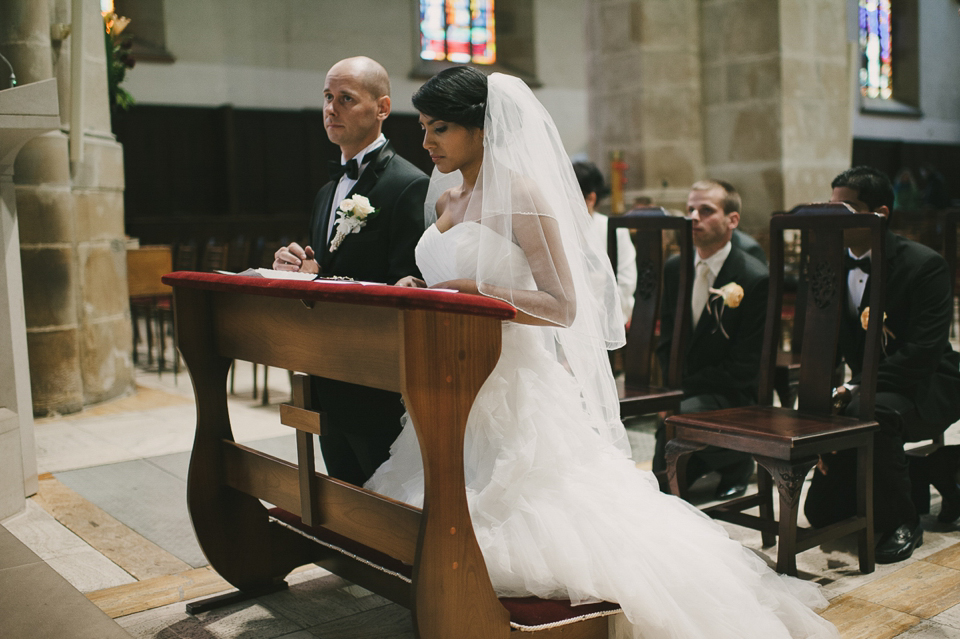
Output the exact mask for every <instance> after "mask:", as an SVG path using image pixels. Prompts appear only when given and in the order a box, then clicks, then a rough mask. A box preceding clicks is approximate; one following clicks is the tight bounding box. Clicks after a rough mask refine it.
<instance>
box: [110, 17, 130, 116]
mask: <svg viewBox="0 0 960 639" xmlns="http://www.w3.org/2000/svg"><path fill="white" fill-rule="evenodd" d="M121 21H122V22H121ZM127 22H128V20H127V19H126V18H118V17H117V15H116V14H107V15H105V16H104V26H105V28H104V31H103V35H104V45H105V46H106V49H107V87H108V89H109V92H110V110H111V111H112V110H114V109H117V108H120V109H123V110H127V109H129V108H130V106H131V105H133V104H134V102H135V101H134V99H133V96H132V95H130V93H129V92H128V91H127V90H126V89H124V88H123V87H121V86H120V84H121V83H122V82H123V79H124V77H126V75H127V69H132V68H133V65H134V60H133V58H131V57H130V45H131V42H130V38H128V37H124V36H123V35H122V32H123V27H125V26H126V24H127Z"/></svg>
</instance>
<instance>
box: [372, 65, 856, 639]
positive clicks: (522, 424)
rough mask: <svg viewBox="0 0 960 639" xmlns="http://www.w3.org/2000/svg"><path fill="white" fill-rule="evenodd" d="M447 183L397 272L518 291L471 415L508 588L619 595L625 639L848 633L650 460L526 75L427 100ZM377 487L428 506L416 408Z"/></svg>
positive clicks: (476, 514)
mask: <svg viewBox="0 0 960 639" xmlns="http://www.w3.org/2000/svg"><path fill="white" fill-rule="evenodd" d="M413 103H414V106H415V107H416V108H417V110H418V111H419V112H420V123H421V126H422V127H423V129H424V141H423V146H424V147H425V148H426V149H427V151H428V152H429V153H430V156H431V158H432V159H433V161H434V163H435V165H436V168H437V170H436V171H435V172H434V180H435V181H437V180H440V179H442V178H443V177H444V176H446V177H449V176H451V175H456V174H457V173H458V172H459V175H460V179H459V180H458V182H459V183H456V185H455V186H452V188H449V189H448V190H445V191H444V192H443V193H442V194H441V195H440V196H439V198H438V199H437V202H436V212H437V219H436V222H435V223H434V224H432V225H431V226H430V227H429V228H428V229H427V231H426V232H425V233H424V235H423V237H422V238H421V240H420V243H419V245H418V246H417V251H416V257H417V264H418V266H419V268H420V270H421V272H422V274H423V279H422V280H419V279H416V278H405V279H404V280H401V282H399V283H398V284H400V285H405V286H431V287H438V288H448V289H457V290H459V291H461V292H468V293H473V294H478V295H486V296H491V297H496V298H499V299H502V300H505V301H507V302H509V303H511V304H513V305H514V306H515V307H516V308H517V310H518V313H517V318H516V320H514V321H512V322H505V323H504V325H503V339H502V350H501V355H500V359H499V361H498V363H497V365H496V368H495V369H494V371H493V372H492V373H491V375H490V377H489V378H488V379H487V380H486V382H485V383H484V385H483V387H482V388H481V390H480V392H479V394H478V395H477V398H476V401H475V402H474V405H473V408H472V409H471V412H470V416H469V418H468V420H467V431H466V435H465V442H464V468H465V474H466V486H467V500H468V504H469V508H470V516H471V519H472V522H473V527H474V530H475V533H476V537H477V541H478V543H479V545H480V548H481V550H482V552H483V555H484V559H485V561H486V564H487V570H488V572H489V574H490V578H491V580H492V582H493V585H494V588H495V589H496V590H497V592H498V594H499V595H501V596H526V595H535V596H538V597H542V598H566V599H570V601H571V602H573V603H574V604H578V603H587V602H595V601H601V600H606V601H612V602H616V603H618V604H619V605H620V606H621V608H622V609H623V611H624V615H623V617H622V618H619V619H618V621H617V633H618V635H617V636H621V637H633V638H635V639H639V638H640V637H643V638H645V639H651V638H661V637H663V638H666V637H670V638H677V639H679V638H685V639H686V638H690V637H704V638H706V637H709V638H711V639H717V638H725V637H728V638H731V639H732V638H736V639H743V638H746V637H756V638H757V639H774V638H777V637H794V638H796V637H837V636H838V633H837V631H836V629H835V628H834V627H833V625H831V624H830V623H829V622H827V621H826V620H824V619H822V618H821V617H819V616H818V615H817V614H816V613H815V612H814V610H815V609H819V608H822V607H825V606H826V600H825V599H824V597H823V596H822V594H821V593H820V591H819V587H818V586H817V585H815V584H811V583H807V582H803V581H801V580H798V579H794V578H790V577H783V576H781V575H778V574H776V573H775V572H773V571H772V570H771V569H770V568H769V567H768V566H767V565H766V564H765V563H764V562H763V561H762V560H761V559H760V558H759V557H757V556H756V555H755V554H753V553H752V552H750V551H748V550H746V549H745V548H743V547H742V546H741V545H740V544H739V543H738V542H736V541H733V540H731V539H730V538H729V537H728V535H727V534H726V532H725V531H724V530H723V528H722V527H720V526H719V525H718V524H716V523H715V522H713V521H712V520H710V519H709V518H708V517H706V516H705V515H703V514H702V513H700V512H699V511H698V510H697V509H695V508H694V507H692V506H690V505H689V504H687V503H686V502H683V501H682V500H680V499H678V498H675V497H672V496H669V495H664V494H663V493H661V492H660V491H659V489H658V486H657V483H656V480H655V479H654V477H653V475H652V474H651V473H649V472H647V471H642V470H639V469H637V468H636V466H635V464H634V463H633V461H632V460H631V458H630V446H629V443H628V442H627V438H626V433H625V431H624V428H623V424H622V422H621V421H620V416H619V404H618V400H617V393H616V387H615V383H614V379H613V376H612V373H611V371H610V365H609V360H608V358H607V353H606V350H607V349H610V348H617V347H618V346H620V345H622V344H623V341H624V334H623V326H624V322H623V318H622V317H621V312H620V304H619V301H618V299H617V289H616V284H615V281H614V276H613V272H612V270H611V267H610V264H609V260H607V258H606V256H604V255H599V254H597V253H596V252H595V251H594V250H593V249H592V248H591V246H590V242H589V241H588V240H587V233H588V230H587V228H586V224H587V222H588V221H589V217H588V215H587V214H586V210H585V205H584V200H583V197H582V196H581V194H580V190H579V187H578V186H577V182H576V178H575V176H574V173H573V168H572V165H571V163H570V161H569V159H568V158H567V156H566V154H565V152H564V150H563V146H562V144H561V142H560V137H559V134H558V133H557V130H556V127H555V125H554V123H553V120H552V119H551V118H550V116H549V114H548V113H547V111H546V110H545V109H544V108H543V106H542V105H541V104H540V103H539V102H538V101H537V99H536V97H534V95H533V93H532V92H531V91H530V89H528V88H527V86H526V85H525V84H524V83H523V82H522V81H520V80H519V79H517V78H513V77H510V76H506V75H502V74H496V73H495V74H493V75H491V76H490V77H489V78H488V77H487V76H485V75H484V74H482V73H480V72H479V71H477V70H475V69H472V68H469V67H454V68H451V69H447V70H445V71H443V72H441V73H440V74H438V75H436V76H434V77H433V78H432V79H430V80H429V81H428V82H427V83H426V84H424V85H423V86H422V87H421V88H420V89H419V90H418V91H417V92H416V94H415V95H414V97H413ZM404 419H405V420H406V423H405V424H404V429H403V432H402V433H401V435H400V437H399V438H398V439H397V441H396V442H395V443H394V444H393V447H392V449H391V456H390V459H388V460H387V461H386V462H385V463H384V464H383V465H382V466H381V467H380V468H379V469H378V470H377V472H376V473H375V474H374V475H373V477H372V478H371V479H370V480H369V481H368V482H367V484H366V487H367V488H369V489H371V490H374V491H376V492H378V493H381V494H384V495H387V496H389V497H393V498H395V499H399V500H401V501H404V502H407V503H409V504H412V505H414V506H421V505H422V503H423V469H422V465H421V459H420V449H419V446H418V443H417V439H416V433H415V431H414V429H413V426H412V424H411V423H409V420H408V419H407V418H406V417H404Z"/></svg>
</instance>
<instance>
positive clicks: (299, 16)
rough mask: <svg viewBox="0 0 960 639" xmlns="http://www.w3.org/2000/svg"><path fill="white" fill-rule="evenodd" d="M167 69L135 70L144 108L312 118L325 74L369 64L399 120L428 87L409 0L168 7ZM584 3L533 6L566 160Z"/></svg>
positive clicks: (578, 93)
mask: <svg viewBox="0 0 960 639" xmlns="http://www.w3.org/2000/svg"><path fill="white" fill-rule="evenodd" d="M163 5H164V20H165V26H166V28H165V31H166V45H167V49H168V50H169V52H170V54H171V55H172V56H173V58H174V60H175V61H174V62H173V63H150V62H144V63H139V64H138V65H137V66H136V67H135V68H134V69H133V70H131V71H130V72H129V73H128V75H127V79H126V81H125V83H124V86H125V87H126V88H127V90H128V91H130V93H131V94H132V95H133V96H134V97H135V98H136V100H137V102H138V103H140V104H153V105H159V104H169V105H193V106H221V105H224V104H230V105H233V106H235V107H238V108H254V109H312V108H319V107H320V106H321V103H322V95H321V90H322V88H323V80H324V76H325V75H326V71H327V69H328V68H329V67H330V66H332V65H333V63H335V62H336V61H337V60H340V59H342V58H345V57H349V56H353V55H366V56H369V57H371V58H373V59H375V60H377V61H379V62H380V63H381V64H383V65H384V67H385V68H386V69H387V72H388V73H389V74H390V79H391V85H392V87H391V88H392V98H393V109H394V112H395V113H400V114H413V113H414V109H413V106H412V104H411V103H410V98H411V96H412V95H413V93H414V91H416V89H417V88H418V87H419V86H420V85H421V84H422V83H423V82H424V80H425V79H426V78H420V77H417V78H411V77H410V72H411V69H413V68H414V65H415V63H416V51H415V43H416V39H415V33H416V28H417V19H418V16H417V14H416V11H417V7H418V3H417V2H415V1H414V0H351V2H350V3H347V4H344V3H331V2H315V1H311V0H302V1H294V0H244V1H242V2H240V1H237V0H165V2H164V3H163ZM583 18H584V8H583V3H582V1H581V0H535V2H534V3H533V20H534V29H533V38H534V46H535V56H536V68H537V79H538V80H539V81H540V84H541V86H540V87H538V88H537V89H536V92H537V94H538V97H539V98H540V100H541V101H542V102H543V103H544V105H545V106H546V107H547V109H548V110H549V111H550V112H551V114H553V115H554V118H555V119H556V121H557V125H558V128H559V130H560V133H561V137H562V138H563V140H564V144H565V145H566V147H567V150H568V152H570V153H571V154H573V153H577V152H580V151H583V150H585V148H586V144H587V141H586V130H587V126H586V78H585V73H586V69H585V64H584V55H583V54H584V36H583V31H584V28H583V22H584V20H583Z"/></svg>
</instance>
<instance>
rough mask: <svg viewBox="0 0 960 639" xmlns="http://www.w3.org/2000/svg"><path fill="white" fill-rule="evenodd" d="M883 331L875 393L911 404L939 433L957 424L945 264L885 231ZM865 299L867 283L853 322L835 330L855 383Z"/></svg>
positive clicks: (958, 382) (958, 357)
mask: <svg viewBox="0 0 960 639" xmlns="http://www.w3.org/2000/svg"><path fill="white" fill-rule="evenodd" d="M885 243H886V246H885V249H886V252H887V255H886V259H887V290H886V301H885V303H886V307H887V308H886V314H887V318H886V321H885V326H886V327H887V328H888V329H889V333H888V334H887V337H886V343H885V345H884V355H882V356H881V360H880V367H879V370H878V374H877V392H878V393H887V392H889V393H898V394H900V395H903V396H905V397H908V398H909V399H911V400H912V401H913V402H914V403H915V404H916V405H917V410H918V413H919V415H920V418H921V419H922V420H923V421H924V422H926V423H928V424H931V425H934V426H937V427H939V429H940V430H942V429H943V428H946V427H947V426H949V425H950V424H952V423H954V422H955V421H957V420H958V419H960V354H958V353H956V352H955V351H954V350H953V349H952V348H951V347H950V324H951V323H952V321H953V291H952V290H951V289H950V273H949V271H948V269H947V262H946V260H944V259H943V257H942V256H941V255H940V254H939V253H937V252H936V251H934V250H933V249H931V248H928V247H926V246H923V245H922V244H918V243H917V242H913V241H911V240H908V239H906V238H904V237H901V236H899V235H896V234H895V233H891V232H890V231H887V234H886V238H885ZM869 299H870V280H869V279H868V280H867V287H866V290H865V291H864V293H863V299H862V301H861V303H860V309H859V311H858V313H857V317H849V313H848V314H847V315H848V316H847V317H846V319H845V321H844V322H843V323H842V325H841V327H840V337H839V348H838V350H839V353H838V361H839V359H840V358H843V359H844V360H846V362H847V365H848V366H850V370H851V372H852V373H853V377H852V379H851V382H852V383H854V384H858V383H859V382H860V373H861V368H862V366H863V349H864V343H865V340H866V331H864V330H863V326H862V324H861V323H860V314H861V313H862V312H863V310H864V308H866V307H867V305H868V302H869Z"/></svg>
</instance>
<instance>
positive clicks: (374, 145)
mask: <svg viewBox="0 0 960 639" xmlns="http://www.w3.org/2000/svg"><path fill="white" fill-rule="evenodd" d="M386 143H387V138H386V137H384V135H383V133H381V134H380V135H378V136H377V139H376V140H374V141H373V142H371V143H370V144H369V145H367V146H366V147H365V148H364V149H363V150H362V151H360V152H359V153H357V154H356V155H355V156H354V157H358V158H361V159H362V160H366V159H367V158H366V156H367V153H369V152H370V151H373V150H374V149H379V148H380V147H381V146H383V145H384V144H386ZM346 163H347V158H346V156H345V155H344V154H343V153H341V154H340V164H346ZM363 164H367V162H364V163H363Z"/></svg>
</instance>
